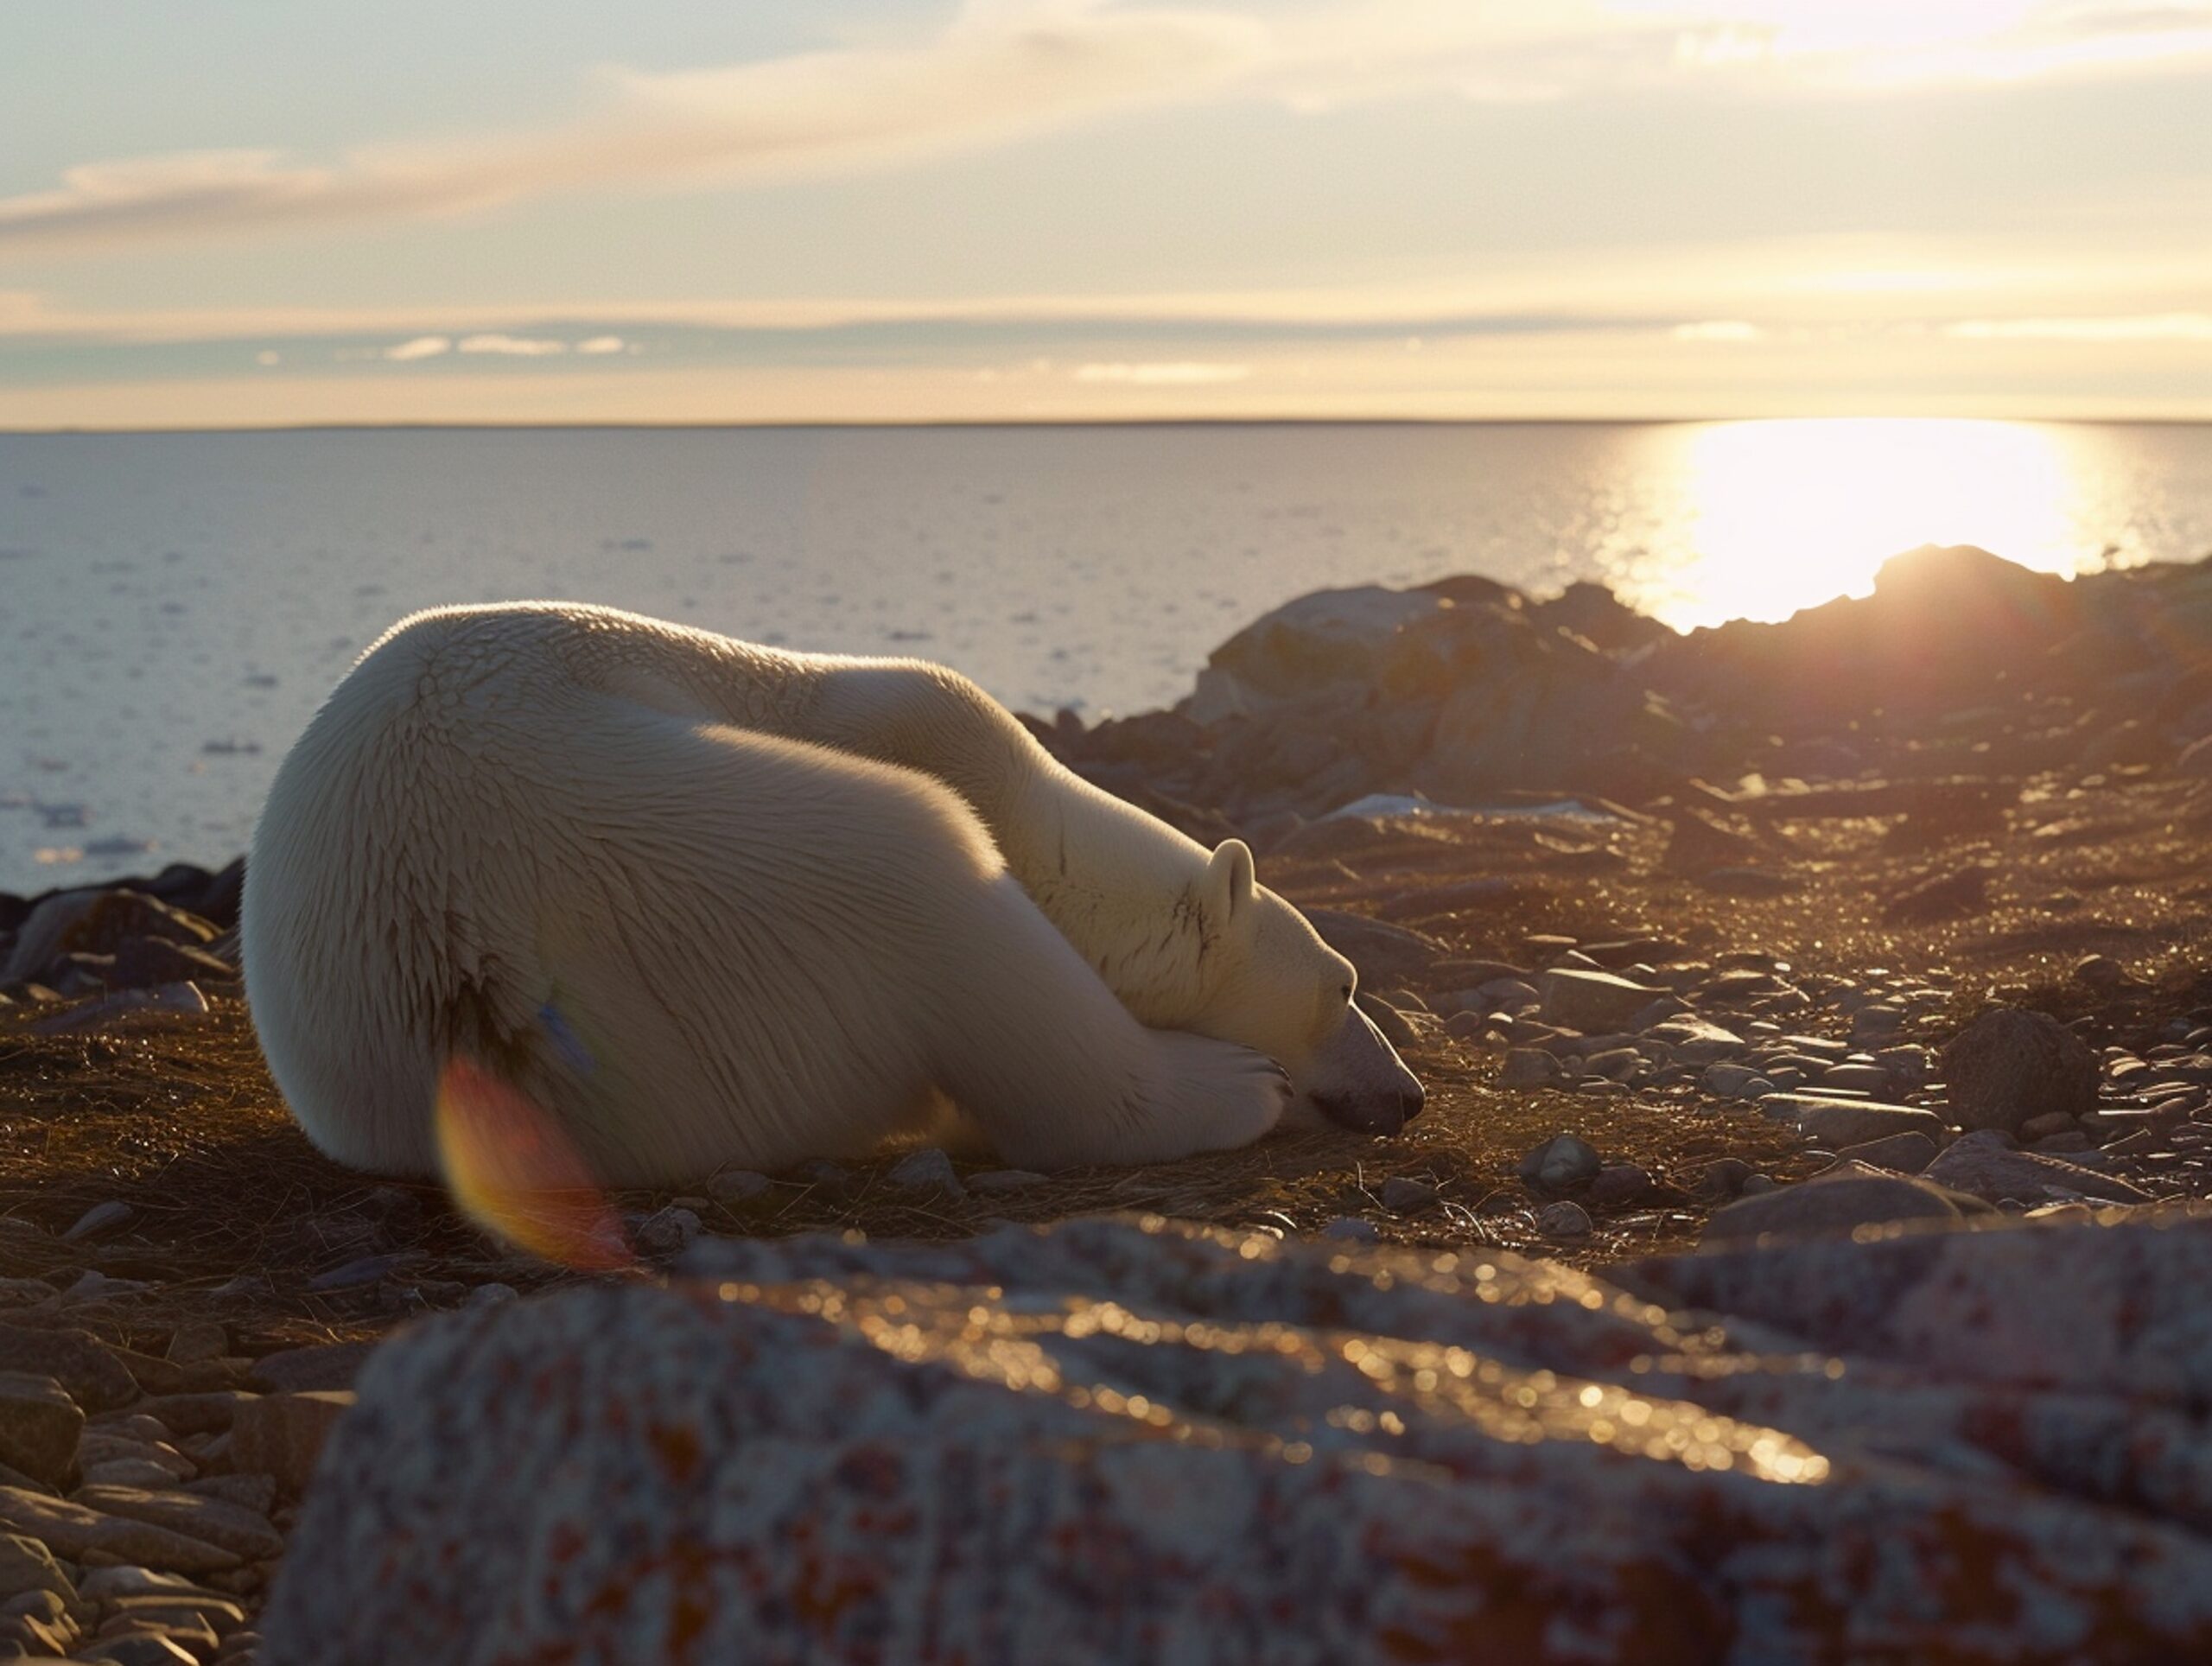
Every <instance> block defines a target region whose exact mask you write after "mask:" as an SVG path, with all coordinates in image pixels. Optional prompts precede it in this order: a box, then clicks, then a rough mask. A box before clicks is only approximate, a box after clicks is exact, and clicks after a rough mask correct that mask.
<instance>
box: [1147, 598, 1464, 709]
mask: <svg viewBox="0 0 2212 1666" xmlns="http://www.w3.org/2000/svg"><path fill="white" fill-rule="evenodd" d="M1451 606H1452V602H1451V601H1450V600H1449V599H1448V598H1446V597H1444V596H1441V595H1437V594H1435V593H1434V592H1433V591H1426V590H1393V589H1390V588H1387V587H1386V586H1383V585H1380V584H1362V585H1358V586H1356V587H1354V588H1351V589H1347V590H1317V591H1315V592H1313V594H1312V595H1302V596H1300V597H1299V598H1298V599H1297V600H1295V601H1287V602H1285V603H1284V604H1283V605H1282V606H1281V607H1278V608H1276V609H1275V610H1274V612H1273V613H1271V614H1263V615H1262V617H1261V618H1259V619H1257V620H1254V621H1253V622H1252V623H1251V624H1249V625H1248V626H1245V627H1244V628H1243V630H1241V631H1239V632H1238V633H1236V635H1235V636H1232V637H1230V639H1229V640H1228V641H1226V642H1224V643H1223V644H1222V645H1220V646H1219V647H1218V648H1216V649H1215V650H1214V651H1213V652H1212V653H1211V655H1210V656H1209V657H1208V658H1207V661H1206V668H1205V671H1201V672H1200V673H1199V675H1198V689H1197V691H1196V692H1195V693H1194V694H1193V695H1192V700H1191V706H1190V715H1191V716H1192V718H1194V719H1195V720H1196V721H1197V722H1200V723H1213V722H1218V721H1220V720H1221V719H1222V718H1224V717H1229V716H1237V715H1244V716H1249V715H1256V714H1258V713H1260V712H1263V711H1265V710H1267V709H1268V708H1269V707H1271V706H1273V705H1274V704H1276V703H1279V702H1281V701H1284V700H1293V699H1296V698H1298V697H1300V696H1303V695H1308V694H1312V693H1313V692H1314V691H1315V690H1319V689H1323V688H1326V687H1328V686H1330V685H1331V684H1354V685H1360V686H1364V685H1366V684H1371V683H1372V682H1373V681H1374V680H1375V678H1376V674H1377V672H1378V671H1380V670H1381V668H1382V664H1383V658H1384V655H1385V653H1386V652H1387V651H1388V649H1389V645H1390V643H1391V639H1393V638H1394V637H1395V636H1396V635H1397V633H1399V632H1400V631H1402V630H1403V629H1405V628H1406V627H1407V626H1409V625H1412V624H1414V622H1416V621H1418V620H1423V619H1427V618H1428V617H1430V616H1432V615H1433V614H1439V613H1441V612H1444V611H1446V610H1447V609H1449V608H1450V607H1451Z"/></svg>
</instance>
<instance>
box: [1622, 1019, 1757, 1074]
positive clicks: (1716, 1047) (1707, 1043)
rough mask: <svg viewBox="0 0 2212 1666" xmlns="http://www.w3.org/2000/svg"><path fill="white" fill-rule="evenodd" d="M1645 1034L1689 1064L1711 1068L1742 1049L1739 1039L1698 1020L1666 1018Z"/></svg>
mask: <svg viewBox="0 0 2212 1666" xmlns="http://www.w3.org/2000/svg"><path fill="white" fill-rule="evenodd" d="M1645 1033H1646V1034H1647V1035H1648V1036H1649V1038H1650V1039H1651V1040H1654V1041H1656V1042H1659V1043H1660V1044H1661V1045H1662V1046H1665V1047H1666V1049H1667V1050H1668V1051H1669V1052H1671V1053H1673V1054H1674V1056H1675V1058H1677V1059H1681V1061H1682V1062H1683V1063H1685V1064H1689V1065H1711V1064H1713V1063H1714V1062H1716V1061H1717V1060H1719V1059H1726V1057H1727V1056H1728V1055H1729V1054H1730V1053H1732V1052H1742V1051H1743V1048H1744V1038H1743V1037H1742V1036H1740V1035H1738V1034H1737V1033H1735V1032H1734V1031H1733V1030H1726V1029H1723V1028H1721V1027H1720V1026H1719V1025H1718V1024H1715V1023H1712V1022H1710V1021H1707V1020H1705V1019H1702V1018H1669V1020H1667V1021H1665V1022H1664V1023H1662V1024H1655V1025H1653V1026H1652V1027H1651V1028H1650V1029H1649V1030H1647V1031H1646V1032H1645Z"/></svg>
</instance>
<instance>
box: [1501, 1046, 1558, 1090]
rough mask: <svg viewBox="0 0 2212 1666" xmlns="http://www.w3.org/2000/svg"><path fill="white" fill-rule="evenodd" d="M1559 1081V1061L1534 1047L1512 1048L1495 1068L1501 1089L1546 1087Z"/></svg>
mask: <svg viewBox="0 0 2212 1666" xmlns="http://www.w3.org/2000/svg"><path fill="white" fill-rule="evenodd" d="M1559 1079H1560V1067H1559V1060H1558V1059H1554V1058H1553V1057H1552V1056H1551V1054H1549V1053H1548V1052H1540V1051H1538V1050H1537V1049H1536V1048H1535V1047H1514V1048H1511V1049H1510V1050H1509V1051H1508V1052H1507V1053H1506V1055H1505V1062H1504V1063H1503V1064H1502V1065H1499V1066H1498V1067H1497V1084H1498V1086H1500V1087H1502V1088H1541V1087H1548V1086H1549V1085H1550V1084H1553V1083H1554V1082H1556V1081H1558V1080H1559Z"/></svg>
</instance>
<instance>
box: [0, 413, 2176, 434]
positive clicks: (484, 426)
mask: <svg viewBox="0 0 2212 1666" xmlns="http://www.w3.org/2000/svg"><path fill="white" fill-rule="evenodd" d="M1801 422H1802V423H1826V422H1846V423H1849V422H1876V423H1914V422H1927V423H1958V422H1966V423H2049V424H2051V425H2054V426H2065V427H2069V428H2092V427H2096V428H2202V427H2206V426H2212V408H2208V409H2207V410H2205V412H2204V413H2203V414H2202V415H2201V416H2193V417H2174V416H2143V417H2115V416H2109V415H2107V416H2099V417H2083V416H2039V417H2020V416H1980V417H1975V416H1960V415H1957V414H1955V413H1952V414H1931V413H1925V412H1922V413H1902V414H1899V413H1892V414H1888V415H1884V414H1879V413H1874V412H1844V413H1839V412H1834V411H1827V412H1818V413H1815V412H1805V411H1770V412H1764V413H1761V414H1760V415H1758V416H1742V415H1737V416H1726V417H1722V416H1709V415H1708V416H1669V417H1434V416H1411V415H1408V416H1343V417H1339V416H1322V415H1314V416H1307V417H1285V416H1280V415H1278V416H1265V417H1240V416H1211V417H1165V416H1161V417H873V418H867V417H792V418H787V419H782V420H771V419H766V418H746V417H733V418H729V419H726V420H720V421H701V420H692V419H683V418H673V417H672V418H669V419H667V420H664V421H661V420H654V419H652V418H642V419H641V418H629V419H620V418H614V419H609V420H607V421H603V422H588V421H572V422H531V421H515V422H463V421H454V422H441V421H438V420H436V419H434V418H425V419H423V420H420V421H414V422H388V423H387V422H358V423H349V422H302V423H148V424H145V425H143V426H131V427H123V426H118V427H107V426H104V425H97V424H92V423H82V424H73V425H63V426H57V427H52V428H25V427H18V426H15V425H13V424H9V423H0V438H6V439H62V438H98V437H103V436H107V437H114V438H148V437H151V436H163V435H213V434H410V433H484V434H505V433H540V432H543V433H576V434H589V433H609V432H613V433H620V432H632V431H644V432H654V431H661V432H670V433H677V432H693V433H712V432H719V431H739V430H764V431H765V430H776V429H1022V428H1046V429H1050V428H1667V427H1686V426H1690V425H1694V424H1702V423H1801Z"/></svg>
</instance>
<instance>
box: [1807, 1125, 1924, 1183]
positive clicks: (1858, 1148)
mask: <svg viewBox="0 0 2212 1666" xmlns="http://www.w3.org/2000/svg"><path fill="white" fill-rule="evenodd" d="M1835 1155H1836V1161H1837V1162H1838V1163H1847V1162H1855V1163H1863V1164H1865V1165H1866V1167H1869V1168H1879V1169H1883V1170H1885V1171H1887V1172H1888V1173H1892V1174H1917V1173H1920V1172H1921V1171H1922V1170H1923V1169H1924V1168H1926V1167H1928V1165H1929V1164H1930V1163H1932V1162H1934V1161H1935V1160H1936V1141H1934V1140H1933V1139H1931V1138H1929V1136H1928V1135H1925V1134H1923V1133H1920V1132H1918V1131H1917V1130H1908V1131H1907V1132H1905V1133H1903V1134H1889V1135H1884V1136H1883V1137H1882V1138H1880V1139H1878V1140H1868V1141H1864V1142H1862V1143H1860V1144H1859V1145H1850V1146H1846V1147H1844V1148H1843V1149H1842V1150H1840V1151H1839V1152H1837V1153H1836V1154H1835ZM1828 1172H1830V1171H1827V1170H1823V1171H1822V1173H1828Z"/></svg>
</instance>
